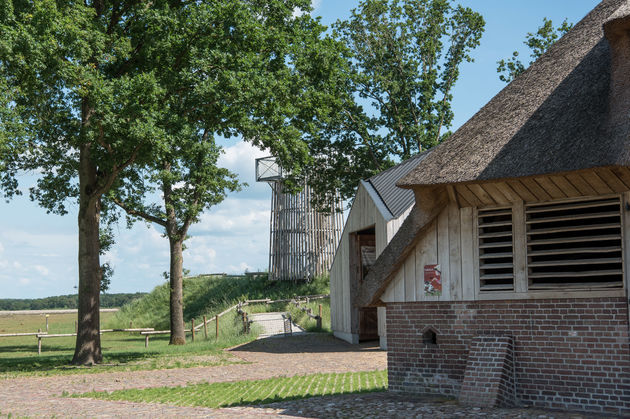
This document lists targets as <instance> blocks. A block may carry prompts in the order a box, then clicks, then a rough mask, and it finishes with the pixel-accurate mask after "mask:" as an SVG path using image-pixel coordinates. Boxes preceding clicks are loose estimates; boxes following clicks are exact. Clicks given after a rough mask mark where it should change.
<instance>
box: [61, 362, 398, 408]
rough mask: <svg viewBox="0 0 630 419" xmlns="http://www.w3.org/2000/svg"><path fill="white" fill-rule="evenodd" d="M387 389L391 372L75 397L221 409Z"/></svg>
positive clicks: (351, 373) (328, 375)
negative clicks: (388, 375)
mask: <svg viewBox="0 0 630 419" xmlns="http://www.w3.org/2000/svg"><path fill="white" fill-rule="evenodd" d="M386 389H387V371H367V372H346V373H327V374H323V373H320V374H311V375H298V376H294V377H278V378H269V379H266V380H254V381H234V382H224V383H202V384H191V385H188V386H186V387H157V388H148V389H129V390H117V391H113V392H103V391H99V392H89V393H83V394H74V395H72V396H71V397H89V398H92V399H103V400H127V401H134V402H150V403H166V404H170V405H175V406H200V407H212V408H217V407H230V406H243V405H256V404H266V403H273V402H277V401H285V400H297V399H305V398H308V397H314V396H323V395H329V394H347V393H369V392H374V391H384V390H386Z"/></svg>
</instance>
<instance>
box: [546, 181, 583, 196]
mask: <svg viewBox="0 0 630 419" xmlns="http://www.w3.org/2000/svg"><path fill="white" fill-rule="evenodd" d="M549 179H551V181H552V182H553V183H554V184H555V185H556V186H557V187H558V188H559V189H560V190H561V191H562V192H564V194H565V195H566V196H568V197H571V198H572V197H578V196H582V194H581V193H580V191H578V190H577V188H576V187H575V186H573V185H572V184H571V182H569V181H568V180H567V178H565V177H564V176H550V177H549Z"/></svg>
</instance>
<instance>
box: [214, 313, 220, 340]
mask: <svg viewBox="0 0 630 419" xmlns="http://www.w3.org/2000/svg"><path fill="white" fill-rule="evenodd" d="M215 323H216V325H215V326H216V328H217V334H216V337H215V338H214V340H215V341H218V340H219V315H218V314H217V315H216V317H215Z"/></svg>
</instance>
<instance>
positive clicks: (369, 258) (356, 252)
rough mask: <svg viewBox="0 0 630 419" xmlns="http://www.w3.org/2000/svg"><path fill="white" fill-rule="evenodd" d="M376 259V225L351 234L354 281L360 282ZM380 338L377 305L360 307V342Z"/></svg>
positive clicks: (351, 265) (351, 261)
mask: <svg viewBox="0 0 630 419" xmlns="http://www.w3.org/2000/svg"><path fill="white" fill-rule="evenodd" d="M375 261H376V232H375V229H374V227H373V226H372V227H369V228H366V229H364V230H360V231H356V232H354V233H352V234H350V272H351V275H352V281H353V282H354V283H355V284H359V283H361V282H362V281H363V279H365V277H366V276H367V274H368V272H369V270H370V267H371V266H372V265H373V264H374V262H375ZM377 339H378V315H377V311H376V307H360V308H359V342H364V341H368V340H377Z"/></svg>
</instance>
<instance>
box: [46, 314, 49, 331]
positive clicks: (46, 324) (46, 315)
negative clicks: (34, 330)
mask: <svg viewBox="0 0 630 419" xmlns="http://www.w3.org/2000/svg"><path fill="white" fill-rule="evenodd" d="M48 317H49V316H48V314H46V333H48Z"/></svg>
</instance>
